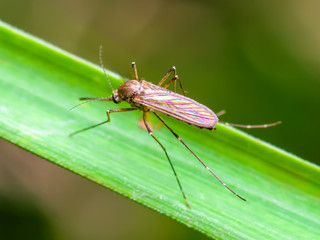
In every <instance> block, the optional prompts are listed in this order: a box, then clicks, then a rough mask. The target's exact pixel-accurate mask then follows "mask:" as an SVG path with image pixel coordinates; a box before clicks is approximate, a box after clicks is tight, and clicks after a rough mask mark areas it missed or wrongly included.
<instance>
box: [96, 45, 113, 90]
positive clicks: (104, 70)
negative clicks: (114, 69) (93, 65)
mask: <svg viewBox="0 0 320 240" xmlns="http://www.w3.org/2000/svg"><path fill="white" fill-rule="evenodd" d="M102 50H103V49H102V45H100V51H99V59H100V64H101V67H102V69H103V72H104V75H105V76H106V78H107V80H108V82H109V85H110V87H111V89H112V92H113V91H114V89H113V87H112V84H111V81H110V79H109V77H108V75H107V73H106V69H105V67H104V65H103V60H102Z"/></svg>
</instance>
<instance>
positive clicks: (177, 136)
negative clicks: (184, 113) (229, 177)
mask: <svg viewBox="0 0 320 240" xmlns="http://www.w3.org/2000/svg"><path fill="white" fill-rule="evenodd" d="M152 112H153V113H154V114H155V115H156V117H157V118H159V120H160V121H161V122H162V123H163V124H164V125H165V126H166V127H167V128H168V129H169V131H170V132H171V133H172V134H173V135H174V136H175V137H176V138H177V139H178V140H179V141H180V142H181V143H182V144H183V145H184V146H185V147H186V148H187V149H188V150H189V151H190V152H191V153H192V154H193V156H195V157H196V158H197V159H198V160H199V162H200V163H201V164H202V165H203V166H204V167H205V168H206V169H207V170H208V171H209V172H210V173H211V174H212V175H213V176H214V177H215V178H216V179H218V181H219V182H220V183H222V184H223V186H225V187H226V188H227V189H228V190H229V191H230V192H232V193H233V194H234V195H236V196H237V197H238V198H240V199H242V200H243V201H246V200H245V199H244V198H243V197H241V196H240V195H238V194H237V193H235V192H234V191H233V190H232V189H231V188H229V187H228V185H227V184H225V183H224V182H223V181H222V180H221V179H220V178H219V177H218V176H217V175H216V174H214V173H213V172H212V170H211V169H210V168H209V167H208V166H207V165H206V164H205V163H204V162H203V161H202V160H201V159H200V158H199V157H198V156H197V155H196V154H195V153H194V152H193V151H192V150H191V149H190V148H189V147H188V146H187V144H185V142H184V141H182V139H181V138H180V137H179V135H178V134H176V133H175V132H174V131H173V130H172V129H171V128H170V127H169V126H168V124H166V122H165V121H164V120H163V119H162V118H161V117H160V116H159V115H158V114H157V113H156V112H154V111H152Z"/></svg>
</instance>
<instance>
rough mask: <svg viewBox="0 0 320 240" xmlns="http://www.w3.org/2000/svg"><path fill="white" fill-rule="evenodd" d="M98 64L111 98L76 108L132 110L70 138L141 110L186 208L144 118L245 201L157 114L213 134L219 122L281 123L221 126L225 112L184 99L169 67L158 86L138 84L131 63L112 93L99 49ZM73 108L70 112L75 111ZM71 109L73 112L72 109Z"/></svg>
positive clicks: (144, 122) (100, 99)
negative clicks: (101, 105) (105, 104)
mask: <svg viewBox="0 0 320 240" xmlns="http://www.w3.org/2000/svg"><path fill="white" fill-rule="evenodd" d="M99 57H100V63H101V66H102V69H103V72H104V74H105V76H106V78H107V80H108V82H109V85H110V87H111V89H112V95H111V96H109V97H100V98H93V97H81V98H79V100H81V101H85V102H82V103H80V104H78V105H76V106H75V107H77V106H79V105H81V104H84V103H88V102H92V101H113V102H114V103H116V104H118V103H120V102H122V101H126V102H128V103H129V104H130V105H131V108H115V109H110V110H107V112H106V113H107V120H106V121H103V122H101V123H98V124H95V125H93V126H90V127H87V128H83V129H81V130H78V131H76V132H73V133H71V134H70V136H73V135H75V134H78V133H80V132H83V131H86V130H89V129H92V128H95V127H98V126H100V125H102V124H105V123H108V122H110V120H111V118H110V114H111V113H115V112H128V111H136V110H140V111H142V112H143V115H142V121H143V124H144V126H145V128H146V130H147V131H148V133H149V135H150V136H151V137H152V138H153V139H154V140H155V141H156V142H157V143H158V144H159V145H160V147H161V148H162V150H163V151H164V153H165V155H166V158H167V159H168V162H169V164H170V167H171V169H172V171H173V173H174V176H175V178H176V181H177V184H178V186H179V189H180V191H181V194H182V197H183V199H184V201H185V203H186V206H187V207H188V208H190V204H189V202H188V199H187V197H186V194H185V192H184V190H183V188H182V185H181V183H180V180H179V178H178V175H177V172H176V170H175V168H174V166H173V164H172V161H171V159H170V157H169V155H168V152H167V150H166V148H165V147H164V145H163V144H162V143H161V142H160V141H159V140H158V138H156V137H155V136H154V135H153V130H152V128H151V127H150V126H149V124H148V121H147V117H148V115H149V114H154V115H155V116H156V117H157V118H158V119H159V120H160V122H161V123H162V124H163V125H165V126H166V128H168V130H169V131H170V132H171V133H172V134H173V135H174V136H175V137H176V138H177V139H178V140H179V141H180V142H181V143H182V144H183V145H184V146H185V147H186V148H187V149H188V150H189V151H190V152H191V153H192V155H193V156H194V157H195V158H197V159H198V161H199V162H200V163H201V164H202V165H203V166H204V167H205V168H206V169H207V170H208V171H209V172H210V173H211V174H212V175H213V176H214V177H215V178H216V179H217V180H218V181H219V182H220V183H221V184H223V186H225V187H226V188H227V189H228V190H229V191H230V192H232V193H233V194H234V195H236V196H237V197H238V198H240V199H241V200H243V201H246V199H244V198H243V197H241V196H240V195H238V194H237V193H236V192H235V191H233V190H232V189H231V188H230V187H229V186H228V185H227V184H225V183H224V182H223V181H222V180H221V179H220V178H219V177H218V176H217V175H216V174H215V173H214V172H213V171H212V170H211V169H210V168H209V167H208V166H207V165H206V164H205V163H204V162H203V161H202V160H201V159H200V158H199V157H198V156H197V155H196V154H195V153H194V152H193V151H192V150H191V149H190V148H189V147H188V145H187V144H186V143H185V142H184V141H183V140H182V139H181V138H180V137H179V135H178V134H177V133H176V132H174V131H173V129H172V128H171V127H170V126H169V125H168V124H167V123H166V122H165V121H164V119H163V118H162V117H161V116H160V115H159V113H158V112H161V113H164V114H166V115H168V116H170V117H173V118H175V119H178V120H180V121H183V122H186V123H188V124H190V125H194V126H196V127H199V128H206V129H209V130H215V126H216V124H217V123H218V122H220V123H223V124H225V125H229V126H236V127H242V128H267V127H271V126H276V125H278V124H280V123H281V122H280V121H278V122H275V123H269V124H262V125H241V124H234V123H228V122H223V121H220V120H219V119H218V116H220V115H222V114H224V111H221V112H219V113H217V114H215V113H214V112H213V111H212V110H211V109H209V108H208V107H206V106H204V105H202V104H200V103H198V102H197V101H195V100H193V99H191V98H188V97H186V95H185V91H184V89H183V87H182V84H181V81H180V79H179V77H178V75H177V74H176V68H175V67H172V68H171V69H170V70H169V71H168V72H167V73H166V74H165V75H164V77H163V78H162V79H161V80H160V82H159V83H158V84H157V85H155V84H152V83H150V82H147V81H145V80H139V78H138V71H137V67H136V64H135V62H132V64H131V65H132V71H133V79H132V80H128V81H126V82H124V83H123V84H122V85H120V86H119V87H118V89H114V88H113V87H112V84H111V81H110V79H109V77H108V75H107V74H106V71H105V67H104V65H103V61H102V47H100V54H99ZM172 73H173V78H171V80H169V81H167V82H166V80H167V79H168V77H169V76H170V75H171V74H172ZM177 82H178V83H179V86H180V89H181V91H182V94H183V95H181V94H179V93H177V92H176V83H177ZM172 83H173V84H174V86H173V88H174V89H173V91H171V90H169V89H167V88H168V87H169V86H170V85H171V84H172ZM75 107H73V108H75ZM73 108H72V109H73Z"/></svg>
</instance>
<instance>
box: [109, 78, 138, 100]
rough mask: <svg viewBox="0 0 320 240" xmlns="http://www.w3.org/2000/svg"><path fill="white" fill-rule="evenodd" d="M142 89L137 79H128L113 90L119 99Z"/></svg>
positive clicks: (125, 98) (130, 96)
mask: <svg viewBox="0 0 320 240" xmlns="http://www.w3.org/2000/svg"><path fill="white" fill-rule="evenodd" d="M141 91H142V85H141V83H140V82H139V81H137V80H129V81H127V82H125V83H124V84H122V85H121V86H120V87H119V88H118V89H117V90H116V91H114V93H115V92H117V95H118V98H119V100H120V101H121V100H125V101H126V100H128V99H130V98H132V97H134V96H135V95H137V94H139V93H140V92H141Z"/></svg>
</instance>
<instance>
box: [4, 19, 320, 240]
mask: <svg viewBox="0 0 320 240" xmlns="http://www.w3.org/2000/svg"><path fill="white" fill-rule="evenodd" d="M0 55H1V59H0V93H1V96H2V98H1V102H0V114H1V126H0V134H1V137H2V138H4V139H6V140H8V141H10V142H12V143H14V144H16V145H18V146H20V147H22V148H24V149H26V150H28V151H30V152H33V153H34V154H37V155H39V156H41V157H43V158H45V159H48V160H49V161H51V162H53V163H55V164H58V165H59V166H62V167H64V168H66V169H68V170H70V171H72V172H75V173H77V174H79V175H81V176H84V177H86V178H88V179H90V180H92V181H94V182H96V183H98V184H100V185H103V186H105V187H108V188H110V189H112V190H114V191H116V192H118V193H120V194H122V195H124V196H126V197H128V198H130V199H133V200H135V201H137V202H139V203H142V204H143V205H145V206H148V207H150V208H152V209H155V210H156V211H158V212H160V213H163V214H165V215H167V216H170V217H171V218H173V219H176V220H177V221H179V222H182V223H184V224H186V225H187V226H190V227H192V228H194V229H197V230H199V231H201V232H203V233H205V234H206V235H208V236H210V237H213V238H215V239H316V237H318V236H319V235H320V228H319V226H320V220H319V219H320V217H319V216H320V210H319V209H320V201H319V192H320V191H319V190H320V187H319V181H320V170H319V168H318V167H317V166H315V165H312V164H310V163H308V162H306V161H303V160H302V159H300V158H298V157H296V156H294V155H292V154H289V153H286V152H285V151H283V150H280V149H278V148H276V147H273V146H271V145H270V144H267V143H265V142H263V141H260V140H258V139H255V138H253V137H250V136H248V135H247V134H245V133H243V132H241V131H238V130H235V129H233V128H229V127H225V126H222V125H218V126H217V131H214V132H210V131H207V130H200V129H197V128H195V127H192V126H191V127H190V126H186V125H185V124H184V123H181V122H179V121H176V120H174V119H169V118H166V121H167V122H168V124H169V126H171V127H172V128H173V129H174V130H175V131H176V132H177V133H178V134H179V135H180V136H181V138H182V139H183V140H184V141H185V142H186V143H187V144H188V146H189V147H190V148H191V149H192V150H193V151H194V152H195V153H196V154H197V155H198V156H199V157H200V158H201V159H202V160H203V161H204V162H205V163H206V164H207V165H208V166H209V167H210V168H211V169H212V170H213V171H214V172H215V173H216V174H217V175H218V176H219V177H221V179H222V180H223V181H225V182H226V183H227V184H228V185H229V186H230V187H231V188H232V189H233V190H234V191H236V192H237V193H239V194H240V195H241V196H243V197H244V198H246V199H247V202H243V201H241V200H240V199H238V198H237V197H236V196H234V195H232V194H231V193H230V192H229V191H228V190H227V189H226V188H224V187H223V186H222V185H221V184H220V183H219V182H218V181H217V180H216V179H215V178H214V177H213V176H211V175H210V174H209V173H208V171H207V170H206V169H205V168H204V167H203V166H202V165H201V164H200V163H199V162H198V161H197V160H196V159H195V158H194V157H193V156H192V155H191V154H190V152H188V150H187V149H185V148H184V147H183V146H182V145H181V144H180V143H179V141H177V140H176V139H175V138H174V137H173V136H172V135H171V133H170V132H169V131H168V130H167V129H165V127H162V128H161V129H159V130H157V131H155V135H156V136H157V138H159V140H160V141H161V142H162V143H163V144H164V145H165V147H166V148H167V150H168V153H169V155H170V157H171V159H172V161H173V164H174V166H175V167H176V170H177V172H178V175H179V178H180V181H181V183H182V186H183V188H184V190H185V192H186V195H187V198H188V200H189V202H190V205H191V209H188V208H187V207H186V206H185V203H184V201H183V198H182V196H181V193H180V191H179V188H178V186H177V183H176V182H175V178H174V176H173V173H172V171H171V169H170V166H169V164H168V162H167V160H166V158H165V155H164V153H163V151H162V150H161V148H160V147H159V146H158V145H157V143H156V142H154V141H153V140H152V138H151V137H150V136H149V135H148V134H147V133H146V132H145V131H144V130H142V129H140V128H139V126H138V124H137V123H138V120H139V118H140V117H141V112H128V113H117V114H113V115H111V119H112V120H111V122H110V123H108V124H106V125H104V126H101V127H98V128H96V129H92V130H90V131H87V132H84V133H81V134H78V135H75V136H74V137H69V136H68V135H69V134H70V133H72V132H73V131H76V130H78V129H81V128H84V127H87V126H89V125H91V124H95V123H98V122H100V121H103V120H105V119H106V114H105V111H106V109H112V108H118V107H127V106H128V105H126V104H121V105H119V106H118V105H115V104H114V103H112V102H110V103H101V102H96V103H90V104H85V105H82V106H80V107H78V108H76V109H74V110H72V111H68V109H70V108H71V107H72V106H74V105H76V104H77V103H78V102H77V98H78V97H85V96H92V97H93V96H96V97H101V96H109V95H110V94H111V90H110V89H109V85H108V83H107V81H106V79H105V77H104V74H103V72H102V71H101V70H100V68H99V67H97V66H95V65H93V64H91V63H88V62H86V61H84V60H82V59H80V58H78V57H75V56H73V55H71V54H69V53H66V52H65V51H62V50H60V49H58V48H56V47H54V46H52V45H50V44H48V43H45V42H43V41H42V40H39V39H37V38H34V37H31V36H29V35H28V34H25V33H23V32H21V31H19V30H17V29H15V28H12V27H10V26H8V25H7V24H5V23H1V22H0ZM128 67H129V64H128ZM141 67H143V66H141ZM138 68H139V66H138ZM108 75H109V76H110V78H111V81H112V84H113V85H114V87H117V86H119V85H120V84H121V83H122V82H123V79H122V78H120V76H118V75H116V74H113V73H111V72H108ZM261 131H267V130H261Z"/></svg>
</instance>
